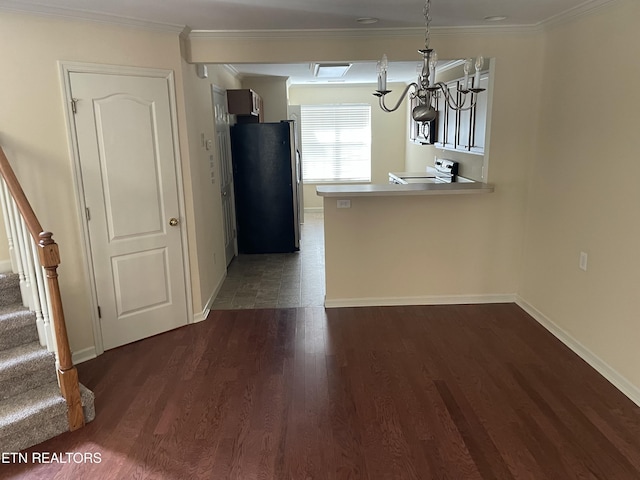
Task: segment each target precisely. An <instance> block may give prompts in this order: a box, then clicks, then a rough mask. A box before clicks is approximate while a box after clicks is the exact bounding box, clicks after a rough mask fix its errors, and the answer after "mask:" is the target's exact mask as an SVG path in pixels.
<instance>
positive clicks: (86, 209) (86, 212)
mask: <svg viewBox="0 0 640 480" xmlns="http://www.w3.org/2000/svg"><path fill="white" fill-rule="evenodd" d="M84 212H85V215H86V217H87V222H88V221H89V220H91V211H90V210H89V207H87V208H85V209H84Z"/></svg>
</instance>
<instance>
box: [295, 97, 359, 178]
mask: <svg viewBox="0 0 640 480" xmlns="http://www.w3.org/2000/svg"><path fill="white" fill-rule="evenodd" d="M300 123H301V128H300V130H301V135H302V162H303V168H302V175H303V180H304V181H305V182H306V183H321V182H369V181H371V106H370V105H367V104H341V105H302V106H301V122H300Z"/></svg>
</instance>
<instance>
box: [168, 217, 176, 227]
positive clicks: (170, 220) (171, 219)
mask: <svg viewBox="0 0 640 480" xmlns="http://www.w3.org/2000/svg"><path fill="white" fill-rule="evenodd" d="M169 225H171V226H172V227H175V226H176V225H178V219H177V218H170V219H169Z"/></svg>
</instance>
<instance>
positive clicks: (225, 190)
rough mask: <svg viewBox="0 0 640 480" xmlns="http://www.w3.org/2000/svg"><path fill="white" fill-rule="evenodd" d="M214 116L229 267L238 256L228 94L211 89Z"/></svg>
mask: <svg viewBox="0 0 640 480" xmlns="http://www.w3.org/2000/svg"><path fill="white" fill-rule="evenodd" d="M211 89H212V90H211V91H212V95H213V116H214V122H215V126H216V145H217V146H218V158H219V159H220V195H221V196H222V219H223V222H224V249H225V257H226V261H227V265H229V264H230V263H231V260H233V257H234V256H235V255H236V252H237V246H236V214H235V209H234V200H233V166H232V163H231V133H230V130H229V129H230V125H229V117H230V116H229V113H228V108H227V92H226V91H225V90H222V89H220V88H218V87H215V86H212V87H211Z"/></svg>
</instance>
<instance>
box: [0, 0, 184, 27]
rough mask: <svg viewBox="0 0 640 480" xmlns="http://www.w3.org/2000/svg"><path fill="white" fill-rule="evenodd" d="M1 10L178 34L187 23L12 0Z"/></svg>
mask: <svg viewBox="0 0 640 480" xmlns="http://www.w3.org/2000/svg"><path fill="white" fill-rule="evenodd" d="M0 11H5V12H11V13H22V14H29V15H39V16H45V17H56V18H63V19H66V20H84V21H89V22H96V23H102V24H106V25H115V26H119V27H130V28H139V29H144V30H153V31H160V32H169V33H175V34H178V35H179V34H181V33H183V32H184V30H185V25H178V24H173V23H160V22H152V21H149V20H141V19H139V18H132V17H124V16H120V15H111V14H108V13H100V12H93V11H90V10H80V9H70V8H64V7H55V6H52V5H44V4H39V3H30V4H25V3H21V2H14V1H12V0H6V1H3V2H2V4H0Z"/></svg>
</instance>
